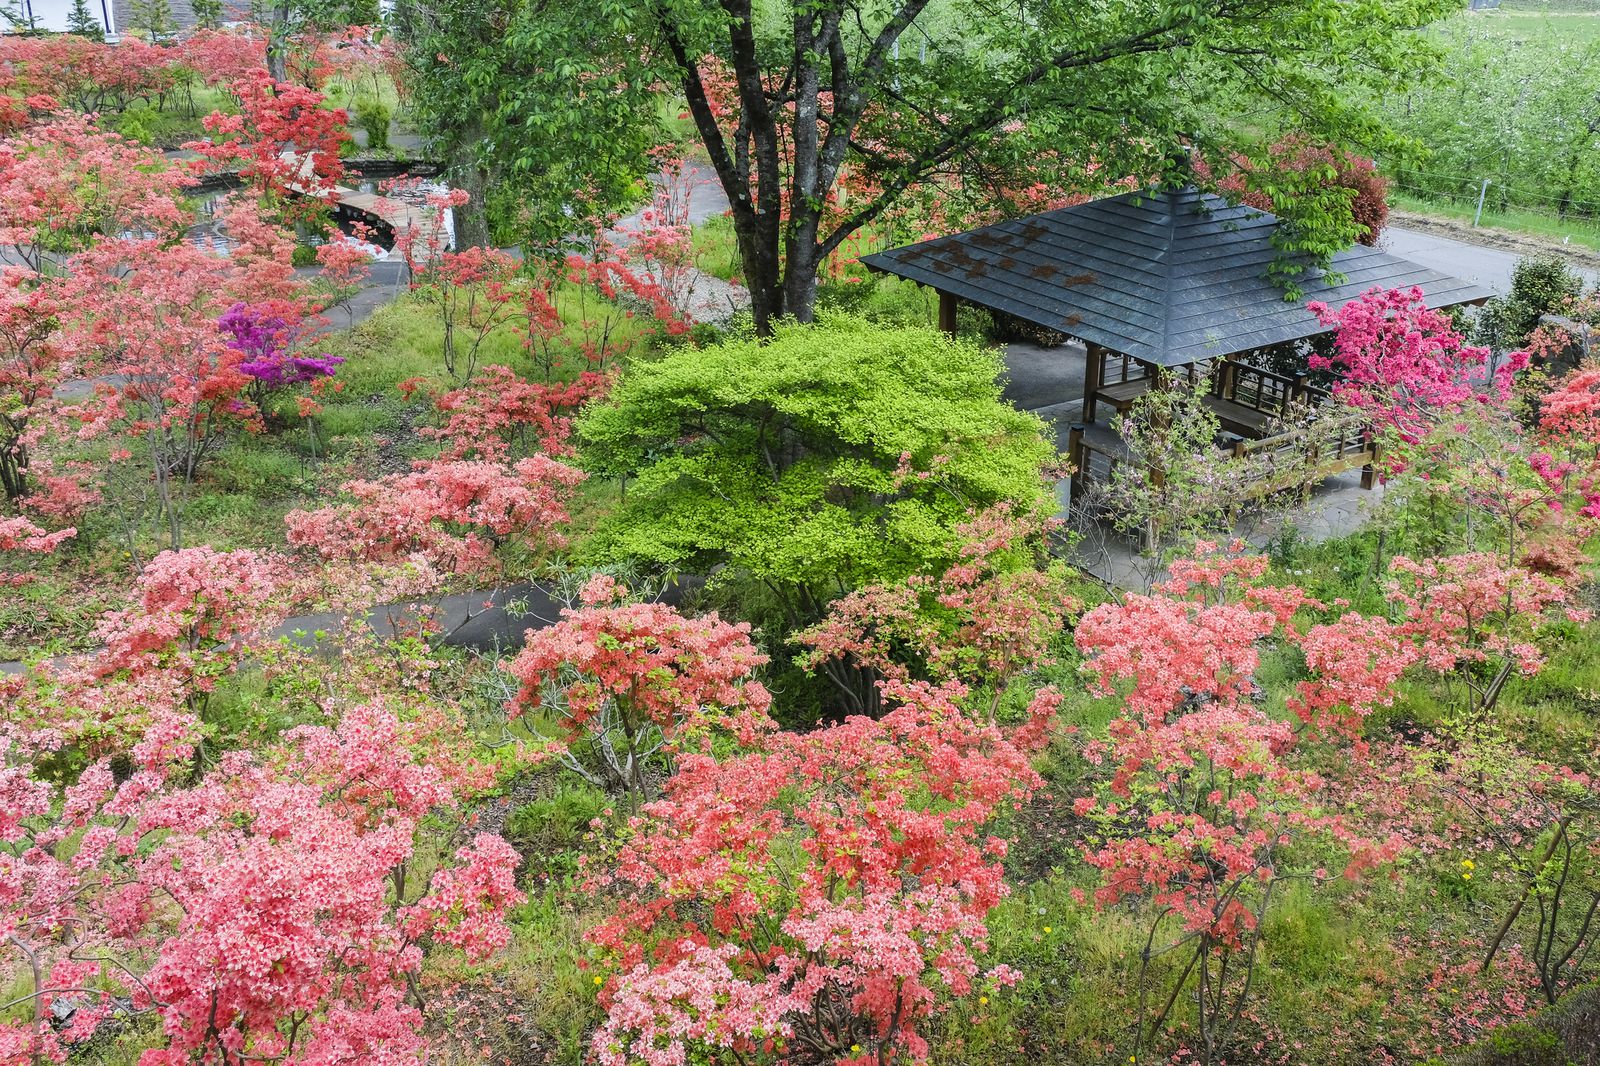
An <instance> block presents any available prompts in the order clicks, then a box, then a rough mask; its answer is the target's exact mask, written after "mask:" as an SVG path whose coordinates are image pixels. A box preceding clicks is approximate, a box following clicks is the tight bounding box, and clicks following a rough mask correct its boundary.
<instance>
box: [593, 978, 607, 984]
mask: <svg viewBox="0 0 1600 1066" xmlns="http://www.w3.org/2000/svg"><path fill="white" fill-rule="evenodd" d="M594 983H595V984H597V985H603V984H605V983H606V982H605V978H603V977H596V978H595V979H594Z"/></svg>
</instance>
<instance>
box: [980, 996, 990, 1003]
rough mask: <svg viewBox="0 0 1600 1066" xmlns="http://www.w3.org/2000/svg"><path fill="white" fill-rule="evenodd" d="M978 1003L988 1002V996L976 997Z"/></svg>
mask: <svg viewBox="0 0 1600 1066" xmlns="http://www.w3.org/2000/svg"><path fill="white" fill-rule="evenodd" d="M978 1002H979V1003H987V1002H989V997H988V996H979V997H978Z"/></svg>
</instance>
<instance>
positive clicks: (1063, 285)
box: [862, 188, 1490, 366]
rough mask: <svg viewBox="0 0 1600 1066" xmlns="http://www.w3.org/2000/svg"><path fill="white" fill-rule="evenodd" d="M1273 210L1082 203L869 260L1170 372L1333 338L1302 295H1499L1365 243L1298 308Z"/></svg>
mask: <svg viewBox="0 0 1600 1066" xmlns="http://www.w3.org/2000/svg"><path fill="white" fill-rule="evenodd" d="M1277 224H1278V220H1277V219H1276V218H1275V217H1273V216H1272V215H1270V214H1268V213H1266V212H1264V211H1258V210H1255V209H1254V208H1250V207H1245V206H1242V205H1230V204H1228V203H1227V201H1225V200H1223V199H1221V198H1219V197H1216V196H1212V195H1210V194H1208V193H1202V192H1199V191H1198V190H1195V189H1192V188H1191V189H1178V190H1171V191H1155V192H1141V193H1124V194H1122V195H1121V196H1112V197H1107V198H1105V199H1101V200H1091V201H1090V202H1088V203H1085V204H1080V205H1078V206H1076V207H1067V208H1063V209H1061V210H1059V211H1049V212H1046V213H1044V214H1041V215H1034V216H1031V217H1029V218H1024V219H1012V220H1010V221H1007V222H1001V223H998V224H996V225H993V226H985V227H983V228H981V229H975V230H970V231H968V232H966V233H957V234H953V235H951V236H948V237H939V238H936V239H934V240H931V241H923V242H921V243H919V244H913V245H907V246H906V247H903V248H891V249H889V250H888V251H885V252H879V253H877V254H876V255H869V256H866V257H864V258H863V259H862V262H863V263H865V264H866V265H867V266H868V267H870V268H872V269H874V270H881V271H884V272H885V273H889V274H896V275H898V276H900V277H903V278H909V279H910V280H912V281H916V282H920V283H922V284H925V285H931V286H932V287H934V288H935V289H938V290H940V291H942V292H948V293H950V294H952V295H954V296H957V297H960V298H961V299H964V300H967V301H970V302H972V303H975V304H980V305H983V306H985V307H992V308H996V309H998V310H1001V311H1005V312H1006V313H1008V314H1012V315H1015V316H1016V317H1018V318H1021V319H1025V320H1027V321H1029V322H1034V323H1036V324H1038V325H1041V326H1046V327H1048V328H1050V329H1054V330H1058V331H1060V332H1062V333H1067V334H1070V335H1072V336H1075V337H1079V338H1081V339H1082V340H1085V341H1088V342H1090V343H1093V344H1100V345H1104V346H1105V347H1107V348H1111V349H1113V350H1115V351H1119V352H1124V353H1126V354H1128V355H1131V356H1134V357H1135V358H1138V359H1144V360H1146V361H1149V362H1153V363H1159V364H1162V365H1165V366H1183V365H1185V364H1187V363H1193V362H1197V361H1199V360H1202V359H1210V358H1214V357H1216V356H1220V355H1232V354H1234V353H1236V352H1243V351H1249V350H1250V349H1252V348H1259V347H1262V346H1263V345H1267V344H1277V343H1281V342H1283V341H1290V340H1298V339H1300V338H1303V337H1310V336H1314V335H1315V334H1318V333H1321V332H1323V327H1322V326H1321V324H1320V323H1318V322H1317V320H1316V318H1315V317H1314V316H1313V315H1312V314H1311V313H1310V312H1309V311H1307V310H1306V308H1305V303H1304V301H1305V300H1322V301H1325V302H1326V303H1329V304H1331V305H1333V306H1338V305H1340V304H1343V303H1345V302H1347V301H1349V300H1353V299H1355V298H1356V297H1358V296H1360V295H1361V294H1362V293H1363V292H1365V291H1366V290H1368V289H1370V288H1372V287H1374V286H1381V287H1383V288H1409V287H1411V286H1416V287H1418V288H1420V289H1422V291H1423V294H1424V300H1425V302H1426V303H1427V304H1428V306H1429V307H1434V308H1439V307H1450V306H1453V305H1455V304H1462V303H1475V302H1478V301H1481V300H1484V299H1487V298H1488V297H1489V295H1490V293H1489V291H1488V290H1487V289H1483V288H1481V287H1479V286H1477V285H1473V284H1471V283H1469V282H1465V281H1461V280H1460V279H1458V278H1452V277H1450V276H1448V275H1445V274H1440V273H1438V272H1437V271H1433V270H1430V269H1428V268H1426V267H1422V266H1419V265H1417V264H1416V263H1412V262H1409V261H1408V260H1405V259H1400V258H1399V257H1397V256H1392V255H1389V254H1388V253H1387V252H1382V251H1379V250H1378V249H1376V248H1366V247H1362V246H1357V247H1355V248H1350V249H1347V250H1346V251H1343V252H1340V253H1339V254H1338V255H1336V256H1334V257H1333V263H1332V268H1333V271H1334V272H1335V273H1339V274H1343V275H1345V280H1344V281H1341V282H1340V283H1338V284H1336V285H1335V284H1329V283H1328V282H1326V281H1325V280H1323V279H1322V278H1320V277H1313V278H1308V279H1303V280H1302V281H1301V282H1300V287H1301V289H1302V291H1303V294H1304V299H1303V300H1302V301H1301V302H1298V303H1296V302H1290V301H1287V300H1285V299H1284V298H1283V292H1282V290H1281V289H1280V288H1279V287H1278V286H1277V285H1276V284H1275V283H1274V282H1272V281H1271V280H1270V279H1269V278H1268V277H1267V268H1268V267H1269V266H1270V265H1271V263H1272V262H1273V261H1274V259H1276V257H1277V250H1276V249H1275V248H1273V247H1272V231H1273V227H1275V226H1276V225H1277Z"/></svg>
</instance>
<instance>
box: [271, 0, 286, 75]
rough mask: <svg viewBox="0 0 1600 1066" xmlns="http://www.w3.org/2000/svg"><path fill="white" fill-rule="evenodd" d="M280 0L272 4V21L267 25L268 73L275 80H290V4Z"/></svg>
mask: <svg viewBox="0 0 1600 1066" xmlns="http://www.w3.org/2000/svg"><path fill="white" fill-rule="evenodd" d="M290 2H291V0H278V2H277V3H276V4H273V5H272V22H271V24H270V25H269V26H268V27H267V73H268V74H269V75H271V77H272V80H273V81H275V82H286V81H288V80H289V34H288V30H289V4H290Z"/></svg>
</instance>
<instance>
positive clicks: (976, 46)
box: [410, 0, 1459, 330]
mask: <svg viewBox="0 0 1600 1066" xmlns="http://www.w3.org/2000/svg"><path fill="white" fill-rule="evenodd" d="M456 2H461V0H410V3H411V4H412V5H413V6H432V7H443V6H446V5H448V4H450V3H456ZM496 6H500V7H504V8H506V9H507V10H508V12H510V13H511V20H510V21H509V22H508V23H507V26H508V30H507V34H506V38H507V41H506V44H507V45H508V46H509V45H510V38H511V37H512V36H513V35H514V34H513V32H512V31H511V30H510V29H509V27H510V26H512V25H515V24H518V23H520V22H523V21H527V20H528V19H529V18H530V17H531V19H532V21H533V23H534V24H535V25H537V27H538V29H537V30H535V31H530V32H527V33H525V34H523V35H522V36H520V37H519V38H518V40H517V44H516V46H514V47H500V48H497V49H494V50H492V52H489V51H484V50H483V49H481V48H479V47H478V45H477V44H476V43H475V42H474V41H473V40H470V39H468V34H467V33H466V31H465V30H457V29H454V28H452V27H451V26H450V25H447V24H445V23H443V22H441V23H440V26H441V29H442V31H443V32H441V33H439V34H436V35H433V36H429V37H427V38H426V39H425V41H419V42H418V44H417V46H416V48H415V53H416V54H417V55H419V56H430V55H431V56H438V55H443V56H445V57H447V59H448V61H449V63H450V64H455V63H457V62H465V63H467V64H468V65H469V66H470V67H471V69H472V71H473V72H472V73H471V74H467V73H463V74H462V75H461V76H460V80H461V81H462V82H463V83H464V84H465V83H469V82H475V83H476V86H477V89H476V92H477V95H478V97H481V98H483V99H485V100H488V101H489V102H490V104H491V106H490V108H489V109H490V110H491V111H493V113H494V114H495V115H496V120H495V121H496V135H495V136H493V137H490V138H488V139H486V140H485V141H483V152H484V154H485V155H486V156H488V157H492V158H494V159H497V160H501V161H503V162H507V163H509V162H511V161H516V163H517V164H518V165H519V166H521V167H523V168H524V171H525V172H526V173H528V174H535V173H539V172H541V170H542V168H551V169H553V170H558V169H560V168H562V167H564V166H567V165H568V164H569V163H570V161H572V160H575V159H576V160H583V159H585V158H586V157H587V155H588V153H589V151H590V148H591V145H592V142H593V140H594V139H595V138H596V137H598V136H603V134H604V129H603V128H598V127H597V128H586V127H574V126H573V125H572V124H570V123H552V122H551V121H550V118H549V116H551V115H558V116H559V115H563V114H566V113H569V112H570V111H571V108H572V101H573V98H574V97H575V96H577V95H583V96H587V97H593V98H595V99H604V100H611V101H616V100H620V99H622V98H623V97H626V96H627V95H628V94H633V93H638V92H640V91H641V90H644V91H649V92H652V93H655V94H656V95H658V96H659V97H661V109H662V110H663V111H665V112H668V113H672V112H677V111H679V110H681V108H682V104H681V103H680V101H687V109H688V113H689V115H690V117H691V118H692V121H693V125H694V129H695V131H696V134H697V136H698V138H699V140H700V141H701V143H702V146H703V148H704V151H705V153H706V155H707V157H708V158H709V160H710V164H711V167H712V168H713V169H714V170H715V172H716V174H717V177H718V180H719V181H720V182H721V184H722V187H723V189H724V190H725V191H726V193H727V195H728V199H729V201H730V202H731V204H732V219H733V226H734V230H735V233H736V235H737V238H738V245H739V252H740V256H741V259H742V262H743V267H744V270H743V276H744V278H745V280H746V282H747V283H748V284H749V286H750V289H751V294H752V297H753V301H754V311H755V316H756V323H757V327H758V329H761V330H767V329H769V328H771V326H772V324H773V323H775V322H776V321H777V320H778V319H779V318H781V317H783V316H785V315H790V316H793V317H795V318H796V319H798V320H800V321H807V320H809V319H810V317H811V315H812V310H813V307H814V304H815V299H816V289H817V280H818V271H819V268H820V266H821V265H822V263H823V261H824V260H825V259H826V258H827V256H828V255H829V254H830V253H832V252H833V251H834V250H835V249H837V248H838V247H839V246H840V245H841V244H842V243H843V242H844V241H845V240H846V239H848V238H849V237H850V236H851V235H852V234H853V233H855V232H856V231H858V230H860V229H861V228H862V227H863V226H866V225H869V224H871V223H872V222H874V221H875V220H877V219H879V218H880V217H882V216H883V214H884V212H885V211H887V210H888V209H889V208H890V207H891V206H892V205H894V204H895V203H896V202H897V201H899V200H900V199H901V198H902V197H904V196H905V195H906V194H907V193H909V192H911V191H914V190H916V189H918V188H919V187H925V186H926V185H927V184H928V183H930V182H938V181H950V180H952V179H953V178H959V179H960V180H961V181H962V182H963V183H964V184H966V185H968V186H973V185H981V184H983V183H985V182H996V181H998V182H1000V183H1005V182H1007V181H1009V180H1011V179H1012V178H1013V177H1015V176H1016V175H1017V174H1018V171H1019V168H1022V169H1025V170H1026V172H1027V174H1028V180H1029V181H1030V182H1031V181H1042V182H1044V183H1045V184H1047V185H1049V186H1051V187H1055V188H1062V189H1069V190H1071V189H1079V190H1083V191H1098V190H1101V189H1103V188H1104V187H1105V186H1106V183H1107V180H1108V178H1109V179H1116V178H1121V177H1125V176H1135V177H1139V178H1153V177H1155V176H1157V175H1158V174H1160V173H1161V172H1162V170H1163V169H1164V166H1165V165H1166V164H1167V163H1168V161H1171V160H1174V159H1178V158H1181V157H1182V155H1183V153H1184V151H1186V150H1187V149H1190V148H1193V149H1198V150H1200V151H1203V152H1205V153H1206V154H1207V155H1208V156H1215V157H1217V158H1225V157H1231V156H1233V155H1236V154H1240V153H1244V154H1259V150H1260V148H1261V146H1262V145H1263V144H1264V143H1265V142H1266V139H1270V138H1271V137H1273V136H1276V135H1277V134H1279V133H1281V132H1283V131H1285V130H1297V131H1300V132H1303V133H1305V134H1307V135H1309V136H1310V137H1311V138H1313V139H1316V140H1326V141H1331V142H1334V143H1337V144H1340V145H1342V146H1345V147H1370V146H1374V145H1381V144H1384V143H1385V142H1384V137H1383V128H1382V126H1381V124H1380V123H1379V122H1378V121H1377V117H1376V113H1375V108H1374V105H1372V104H1371V103H1370V102H1371V101H1374V100H1377V99H1381V98H1382V97H1383V96H1384V95H1385V94H1386V93H1389V92H1392V91H1393V90H1394V89H1395V88H1396V87H1398V86H1402V85H1405V84H1408V83H1410V82H1412V81H1414V80H1416V79H1417V78H1418V77H1419V76H1420V75H1422V74H1423V73H1424V72H1425V71H1427V70H1428V69H1430V66H1431V62H1432V60H1433V58H1434V53H1433V50H1432V49H1431V47H1430V46H1429V45H1428V43H1427V42H1426V41H1425V40H1424V38H1423V37H1422V36H1421V35H1420V34H1418V33H1416V32H1415V30H1416V28H1417V27H1420V26H1422V25H1425V24H1427V23H1428V22H1430V21H1432V20H1433V19H1436V18H1438V17H1441V16H1442V15H1444V14H1446V13H1447V12H1449V11H1450V10H1452V9H1454V8H1455V7H1457V6H1459V5H1458V4H1457V3H1455V2H1452V0H1335V2H1330V0H1222V2H1218V3H1192V2H1176V0H1101V2H1097V3H1093V4H1085V3H1079V2H1075V0H1031V2H1028V3H1021V4H1014V5H1003V4H995V3H993V2H992V0H804V2H793V3H788V4H779V3H774V2H771V0H648V2H645V0H581V2H577V3H567V4H542V3H529V2H527V0H497V5H496ZM513 9H514V10H513ZM471 21H472V20H465V22H466V23H468V24H470V23H471ZM580 35H581V36H580ZM580 40H581V42H582V44H583V46H582V47H578V45H579V43H580ZM529 71H533V72H539V73H538V76H537V77H535V78H534V79H533V80H532V81H528V80H527V79H526V77H525V73H526V72H529ZM551 75H555V76H553V77H552V76H551ZM603 87H605V88H606V89H608V90H609V91H603ZM508 89H509V91H508ZM471 98H473V97H472V96H471V94H468V96H467V97H463V98H461V100H455V99H441V100H439V101H438V102H437V103H433V104H430V103H428V102H423V103H422V104H421V107H422V109H423V110H425V111H428V112H430V113H431V114H432V115H433V116H434V119H435V121H440V122H445V123H449V122H454V123H457V124H460V123H462V122H463V121H465V120H467V119H468V118H470V117H472V116H475V115H476V114H477V113H478V111H479V110H480V109H478V108H474V107H468V106H458V105H459V104H460V103H462V102H464V101H465V100H467V99H471ZM629 147H630V146H629V145H627V144H618V145H613V146H610V147H609V149H608V151H611V152H615V151H617V150H619V149H626V148H629ZM634 164H635V167H636V169H642V168H643V166H644V162H643V159H642V157H641V158H639V159H636V160H634ZM847 174H848V176H849V181H850V182H851V183H852V185H853V186H854V189H853V192H852V194H851V196H850V198H849V201H848V203H846V204H840V203H839V202H838V199H837V197H836V196H835V195H834V194H835V192H836V189H837V187H838V185H839V183H840V182H841V180H843V179H844V178H845V176H846V175H847ZM1327 207H1328V204H1327V203H1326V202H1321V203H1318V204H1316V205H1315V210H1317V211H1324V210H1326V209H1327ZM1350 232H1351V231H1350V228H1349V227H1348V226H1332V227H1326V226H1317V225H1308V226H1307V227H1306V228H1305V230H1304V231H1303V237H1302V239H1301V240H1300V241H1299V242H1298V243H1297V247H1296V248H1295V249H1294V250H1295V251H1296V252H1300V253H1310V254H1311V256H1312V258H1313V259H1317V258H1324V259H1325V257H1326V256H1327V255H1331V254H1332V252H1333V251H1336V250H1337V249H1335V248H1323V247H1319V241H1325V240H1329V239H1331V240H1335V241H1341V242H1342V241H1343V240H1344V239H1346V238H1347V237H1348V236H1349V234H1350Z"/></svg>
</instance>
